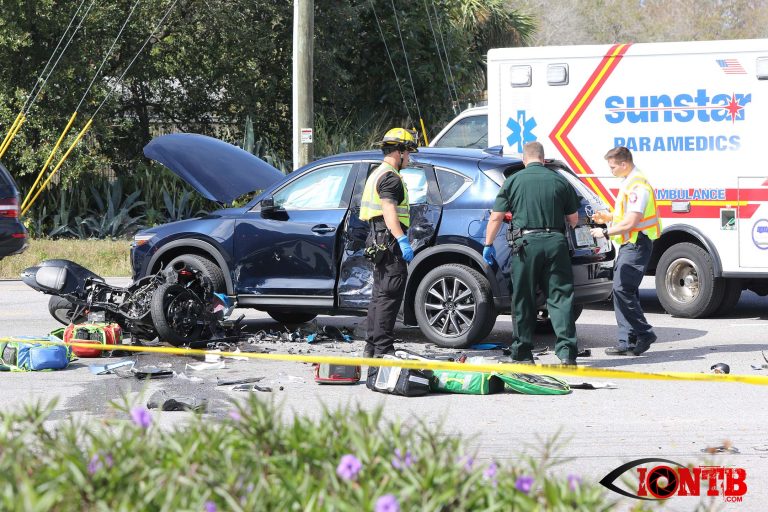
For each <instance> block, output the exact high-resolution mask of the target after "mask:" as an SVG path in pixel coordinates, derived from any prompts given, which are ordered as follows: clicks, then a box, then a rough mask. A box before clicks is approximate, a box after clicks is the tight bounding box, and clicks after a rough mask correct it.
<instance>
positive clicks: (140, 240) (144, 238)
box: [131, 233, 155, 247]
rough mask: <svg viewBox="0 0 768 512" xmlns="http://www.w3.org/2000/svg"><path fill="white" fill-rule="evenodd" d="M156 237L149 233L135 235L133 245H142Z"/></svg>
mask: <svg viewBox="0 0 768 512" xmlns="http://www.w3.org/2000/svg"><path fill="white" fill-rule="evenodd" d="M154 237H155V235H154V234H152V233H148V234H146V235H134V237H133V243H132V244H131V246H132V247H141V246H142V245H144V244H146V243H147V242H149V241H150V240H152V239H153V238H154Z"/></svg>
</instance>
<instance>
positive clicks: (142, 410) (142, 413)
mask: <svg viewBox="0 0 768 512" xmlns="http://www.w3.org/2000/svg"><path fill="white" fill-rule="evenodd" d="M131 419H133V422H134V423H135V424H137V425H138V426H140V427H141V428H149V425H150V424H151V423H152V415H151V414H149V410H148V409H147V408H146V407H144V406H143V405H139V406H136V407H134V408H133V409H131Z"/></svg>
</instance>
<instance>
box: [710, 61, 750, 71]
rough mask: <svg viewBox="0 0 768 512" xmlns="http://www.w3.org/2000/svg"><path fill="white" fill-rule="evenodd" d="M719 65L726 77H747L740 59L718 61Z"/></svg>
mask: <svg viewBox="0 0 768 512" xmlns="http://www.w3.org/2000/svg"><path fill="white" fill-rule="evenodd" d="M717 64H718V65H719V66H720V69H722V70H723V73H725V74H726V75H746V74H747V72H746V71H745V70H744V68H743V67H741V64H740V63H739V61H738V59H718V61H717Z"/></svg>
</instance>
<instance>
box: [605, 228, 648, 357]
mask: <svg viewBox="0 0 768 512" xmlns="http://www.w3.org/2000/svg"><path fill="white" fill-rule="evenodd" d="M652 249H653V242H652V241H651V239H650V238H648V237H647V236H645V235H644V234H642V233H640V234H638V235H637V242H636V243H631V242H629V243H626V244H624V245H622V246H621V248H619V257H618V258H616V264H615V266H614V271H613V308H614V311H615V312H616V324H617V325H618V327H619V329H618V342H619V344H626V343H627V342H628V341H629V338H630V336H633V337H637V338H638V339H647V338H648V337H650V336H651V335H652V334H653V328H652V327H651V326H650V325H649V324H648V322H647V321H646V319H645V314H644V313H643V309H642V307H640V294H639V289H640V282H641V281H642V280H643V276H644V275H645V268H646V267H647V266H648V262H649V261H650V260H651V250H652Z"/></svg>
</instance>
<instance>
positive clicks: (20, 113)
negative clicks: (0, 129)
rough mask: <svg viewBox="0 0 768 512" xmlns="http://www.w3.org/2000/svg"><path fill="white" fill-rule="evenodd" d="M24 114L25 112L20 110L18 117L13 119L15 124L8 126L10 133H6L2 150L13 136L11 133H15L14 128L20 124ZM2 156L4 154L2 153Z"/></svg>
mask: <svg viewBox="0 0 768 512" xmlns="http://www.w3.org/2000/svg"><path fill="white" fill-rule="evenodd" d="M23 115H24V112H23V111H22V112H19V115H17V116H16V119H14V120H13V124H12V125H11V127H10V128H8V133H6V134H5V138H4V139H3V143H2V144H0V150H2V149H3V148H4V147H5V145H6V144H7V143H8V139H10V137H11V133H13V130H14V128H16V125H17V124H19V120H20V119H21V117H22V116H23ZM0 156H2V154H0Z"/></svg>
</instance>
